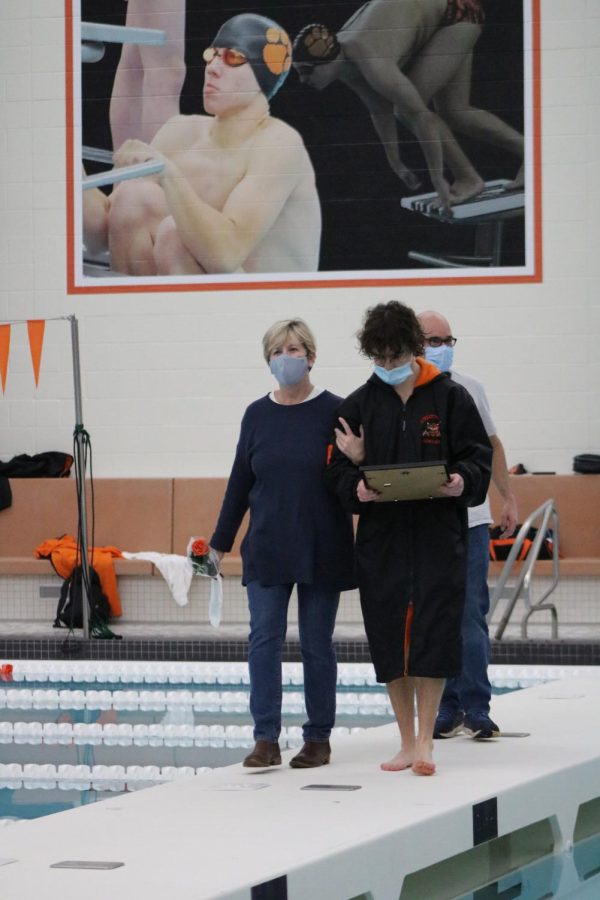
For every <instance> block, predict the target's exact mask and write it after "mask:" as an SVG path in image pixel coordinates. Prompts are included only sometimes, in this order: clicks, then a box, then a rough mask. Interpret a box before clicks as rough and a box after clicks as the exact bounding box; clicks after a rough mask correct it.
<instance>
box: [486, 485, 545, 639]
mask: <svg viewBox="0 0 600 900" xmlns="http://www.w3.org/2000/svg"><path fill="white" fill-rule="evenodd" d="M538 520H540V524H539V526H538V531H537V534H536V536H535V539H534V541H533V544H532V545H531V547H530V549H529V553H528V554H527V556H526V558H525V559H524V560H523V563H522V566H521V568H520V569H519V571H515V572H514V573H513V567H514V564H515V562H516V561H518V558H519V555H520V553H521V551H522V549H523V544H524V543H525V540H526V538H527V535H528V533H529V529H530V528H531V527H532V526H533V523H534V522H536V521H538ZM548 528H551V529H552V534H553V541H552V580H551V583H550V585H549V586H548V587H547V589H546V590H545V591H544V593H543V594H542V595H541V597H540V598H539V599H538V600H536V601H534V600H533V573H534V568H535V564H536V563H537V561H538V558H539V553H540V549H541V547H542V543H543V541H544V539H545V537H546V532H547V530H548ZM558 547H559V522H558V512H557V510H556V507H555V505H554V500H553V499H550V500H546V501H545V503H542V505H541V506H538V508H537V509H535V510H534V511H533V512H532V513H531V514H530V515H529V516H528V517H527V519H526V520H525V521H524V522H523V524H522V525H521V528H520V529H519V533H518V534H517V536H516V538H515V542H514V544H513V546H512V547H511V550H510V553H509V554H508V558H507V560H506V562H505V563H504V567H503V569H502V572H501V573H500V578H499V579H498V582H497V584H496V586H495V588H494V590H493V592H492V597H491V599H490V611H489V613H488V622H489V621H490V620H491V618H492V615H493V614H494V611H495V609H496V606H497V605H498V603H499V601H500V600H507V601H508V602H507V604H506V609H505V611H504V615H503V616H502V618H501V620H500V622H499V624H498V627H497V629H496V633H495V635H494V638H495V639H496V640H497V641H500V640H502V636H503V634H504V631H505V629H506V626H507V625H508V622H509V619H510V617H511V615H512V612H513V610H514V608H515V606H516V604H517V601H518V600H520V599H522V600H523V603H524V605H525V615H524V616H523V618H522V619H521V638H522V639H523V640H526V639H527V623H528V622H529V619H530V617H531V616H532V615H533V614H534V613H536V612H539V611H540V610H549V611H550V614H551V616H552V638H553V639H556V638H558V615H557V612H556V607H555V606H554V604H553V603H546V602H545V601H546V600H547V599H548V597H549V596H550V594H552V592H553V591H554V589H555V588H556V586H557V585H558V582H559V579H560V568H559V558H558ZM513 575H514V578H515V580H514V582H511V583H509V579H511V576H513Z"/></svg>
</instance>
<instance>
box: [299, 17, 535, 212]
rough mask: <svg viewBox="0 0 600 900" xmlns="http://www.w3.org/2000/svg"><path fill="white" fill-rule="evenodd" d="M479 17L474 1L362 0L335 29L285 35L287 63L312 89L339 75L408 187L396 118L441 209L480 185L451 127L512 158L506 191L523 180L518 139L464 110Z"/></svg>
mask: <svg viewBox="0 0 600 900" xmlns="http://www.w3.org/2000/svg"><path fill="white" fill-rule="evenodd" d="M483 22H484V13H483V9H482V4H481V2H480V0H369V2H368V3H365V4H364V5H363V6H362V7H361V8H360V9H359V10H357V12H355V13H354V15H353V16H352V17H351V18H350V19H349V20H348V21H347V22H346V23H345V25H343V26H342V28H341V29H340V31H338V33H337V34H335V33H334V32H332V31H331V30H330V29H329V28H328V27H327V26H326V25H322V24H311V25H307V26H306V27H305V28H303V29H302V30H301V31H300V33H299V34H298V35H297V37H296V39H295V41H294V68H295V69H296V71H297V72H298V75H299V77H300V80H301V81H302V82H303V83H304V84H307V85H310V86H311V87H314V88H316V89H317V90H322V89H323V88H325V87H327V86H328V85H329V84H331V83H332V82H334V81H341V82H342V83H343V84H345V85H347V86H348V87H349V88H350V89H351V90H353V91H354V93H356V94H357V96H358V97H359V98H360V99H361V100H362V102H363V103H364V104H365V106H366V107H367V109H368V110H369V113H370V115H371V119H372V121H373V125H374V127H375V130H376V132H377V134H378V136H379V138H380V140H381V142H382V144H383V147H384V149H385V152H386V155H387V158H388V162H389V164H390V166H391V168H392V169H393V171H394V172H396V174H397V175H398V176H399V177H400V178H402V179H403V180H404V181H405V182H406V183H407V184H409V182H408V181H407V179H406V177H405V173H406V167H405V166H404V165H403V164H402V163H401V161H400V157H399V152H398V134H397V125H396V120H399V121H400V122H401V123H402V124H404V125H405V126H406V127H407V128H408V129H409V130H410V131H411V132H412V133H413V134H414V135H415V137H416V138H417V140H418V141H419V144H420V146H421V149H422V151H423V154H424V156H425V160H426V163H427V168H428V170H429V176H430V178H431V182H432V184H433V187H434V189H435V191H436V192H437V194H438V198H439V199H438V203H439V205H440V207H441V208H442V210H443V211H448V210H449V208H450V207H451V205H453V204H456V203H461V202H464V201H465V200H468V199H469V198H470V197H474V196H476V195H477V194H478V193H479V192H480V191H481V190H482V189H483V187H484V182H483V180H482V178H481V177H480V176H479V174H478V173H477V171H476V170H475V169H474V167H473V165H472V164H471V162H470V160H469V159H468V158H467V156H466V155H465V153H464V151H463V150H462V148H461V147H460V145H459V144H458V142H457V140H456V138H455V137H454V134H453V132H455V131H456V132H459V133H461V134H464V135H467V136H469V137H471V138H476V139H477V140H482V141H487V142H489V143H492V144H495V145H496V146H498V147H501V148H502V149H503V150H506V151H508V152H510V153H512V154H514V155H515V156H516V157H518V158H519V159H520V160H521V168H520V169H519V172H518V174H517V176H516V178H515V180H514V182H513V183H512V184H511V187H515V188H517V187H522V185H523V183H524V174H523V165H522V161H523V154H524V141H523V136H522V135H521V134H519V132H518V131H516V130H515V129H514V128H512V127H511V126H510V125H508V124H507V123H506V122H503V121H502V120H501V119H499V118H498V117H497V116H495V115H494V114H493V113H490V112H487V111H486V110H483V109H476V108H474V107H473V106H471V102H470V90H471V73H472V63H473V48H474V47H475V44H476V43H477V40H478V38H479V36H480V35H481V32H482V27H483ZM430 104H431V105H432V106H433V109H430ZM445 169H448V170H449V171H450V173H451V175H452V182H451V183H449V182H448V181H447V180H446V177H445ZM409 186H411V185H410V184H409Z"/></svg>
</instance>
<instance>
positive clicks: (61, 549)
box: [34, 534, 123, 616]
mask: <svg viewBox="0 0 600 900" xmlns="http://www.w3.org/2000/svg"><path fill="white" fill-rule="evenodd" d="M34 555H35V557H36V559H49V560H50V562H51V563H52V565H53V566H54V568H55V569H56V571H57V572H58V574H59V575H60V576H61V578H68V577H69V575H70V574H71V572H72V571H73V569H74V568H75V565H76V562H77V541H76V540H75V538H74V537H73V536H72V535H70V534H65V535H63V536H62V537H61V538H48V540H45V541H42V543H41V544H40V545H39V546H38V547H36V548H35V551H34ZM89 558H90V564H92V565H93V566H94V568H95V569H96V571H97V572H98V576H99V578H100V584H101V585H102V590H103V591H104V593H105V594H106V596H107V598H108V602H109V605H110V613H111V616H121V615H122V614H123V609H122V607H121V598H120V597H119V589H118V587H117V573H116V572H115V567H114V565H113V559H122V558H123V554H122V553H121V551H120V550H118V549H117V548H116V547H110V546H108V547H90V548H89Z"/></svg>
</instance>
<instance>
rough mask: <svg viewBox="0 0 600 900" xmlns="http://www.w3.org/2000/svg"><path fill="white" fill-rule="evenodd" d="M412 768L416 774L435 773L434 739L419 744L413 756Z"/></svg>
mask: <svg viewBox="0 0 600 900" xmlns="http://www.w3.org/2000/svg"><path fill="white" fill-rule="evenodd" d="M412 770H413V772H414V774H415V775H433V774H434V772H435V763H434V762H433V743H432V741H427V742H422V743H419V744H418V745H417V750H416V753H415V754H414V756H413V764H412Z"/></svg>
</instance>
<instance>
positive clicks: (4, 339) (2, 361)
mask: <svg viewBox="0 0 600 900" xmlns="http://www.w3.org/2000/svg"><path fill="white" fill-rule="evenodd" d="M9 351H10V325H0V378H1V379H2V393H3V394H5V393H6V373H7V372H8V354H9Z"/></svg>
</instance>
